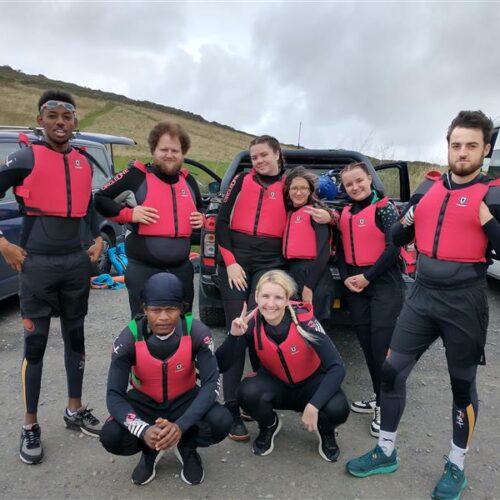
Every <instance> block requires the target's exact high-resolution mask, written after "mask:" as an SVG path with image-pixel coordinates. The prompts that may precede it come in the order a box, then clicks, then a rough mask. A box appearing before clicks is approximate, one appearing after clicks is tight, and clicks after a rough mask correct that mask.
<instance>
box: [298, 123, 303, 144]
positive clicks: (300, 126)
mask: <svg viewBox="0 0 500 500" xmlns="http://www.w3.org/2000/svg"><path fill="white" fill-rule="evenodd" d="M301 131H302V122H299V137H298V139H297V149H300V133H301Z"/></svg>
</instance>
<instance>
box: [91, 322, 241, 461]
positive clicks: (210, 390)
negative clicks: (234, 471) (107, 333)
mask: <svg viewBox="0 0 500 500" xmlns="http://www.w3.org/2000/svg"><path fill="white" fill-rule="evenodd" d="M136 321H137V328H138V330H141V331H145V335H144V338H145V340H146V344H147V347H148V350H149V352H150V354H151V355H152V356H153V357H155V358H157V359H159V360H162V361H164V360H167V359H168V358H170V357H171V356H172V354H173V353H174V352H175V351H176V350H177V349H178V347H179V343H180V339H181V337H182V333H183V329H182V328H183V327H182V321H181V320H179V322H178V324H177V326H176V328H175V331H174V332H173V333H172V334H171V335H169V336H167V338H164V339H161V338H159V337H157V336H155V335H154V334H152V332H151V331H150V330H148V328H147V321H146V318H145V317H143V316H139V317H137V320H136ZM190 336H191V339H192V355H193V360H194V361H195V363H196V368H197V370H198V373H199V379H200V386H199V387H198V386H196V387H195V388H194V389H192V390H189V391H188V392H185V393H184V394H181V395H180V396H178V397H177V398H175V399H172V400H165V401H164V402H163V403H158V402H157V401H155V400H154V399H152V398H151V397H149V396H148V395H146V394H144V393H142V392H140V390H139V389H136V388H131V389H129V390H127V389H128V385H129V377H130V374H131V369H132V367H133V366H134V365H135V364H136V357H135V347H134V337H133V335H132V332H131V330H130V328H129V327H127V328H125V329H124V330H123V331H122V332H121V333H120V335H119V336H118V338H117V339H116V340H115V342H114V343H113V352H112V355H111V365H110V367H109V374H108V387H107V395H106V402H107V406H108V411H109V413H110V418H108V420H107V421H106V423H105V424H104V427H103V429H102V431H101V435H100V439H101V442H102V444H103V446H104V447H105V448H106V449H107V450H108V451H109V452H111V453H114V454H117V455H133V454H135V453H137V452H139V451H142V450H144V449H145V446H146V444H145V443H144V435H145V433H146V430H147V428H148V427H149V426H150V425H153V424H154V422H155V420H156V418H158V417H161V418H165V419H168V420H169V421H171V422H174V423H176V424H178V425H179V427H180V430H181V431H182V441H183V443H184V442H186V441H189V442H190V443H192V444H193V445H194V446H195V447H196V446H209V445H210V444H214V443H218V442H219V441H222V439H224V438H225V437H226V436H227V433H228V432H229V427H230V425H231V416H230V413H229V412H228V410H226V409H225V408H224V407H223V406H221V405H219V404H218V403H217V402H216V401H217V397H218V394H219V370H218V368H217V361H216V358H215V356H214V354H213V345H212V335H211V333H210V331H209V330H208V328H207V327H206V326H205V325H204V324H203V323H201V322H199V321H196V320H193V323H192V328H191V332H190Z"/></svg>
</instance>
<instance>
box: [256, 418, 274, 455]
mask: <svg viewBox="0 0 500 500" xmlns="http://www.w3.org/2000/svg"><path fill="white" fill-rule="evenodd" d="M274 415H275V417H276V420H275V421H274V424H273V425H271V427H260V426H259V435H258V436H257V438H256V439H255V441H254V442H253V443H252V451H253V452H254V453H255V454H256V455H261V456H264V455H269V454H270V453H271V452H272V451H273V450H274V438H275V437H276V436H277V435H278V432H279V431H280V429H281V420H280V419H279V417H278V415H276V413H275V414H274Z"/></svg>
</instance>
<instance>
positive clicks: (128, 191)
mask: <svg viewBox="0 0 500 500" xmlns="http://www.w3.org/2000/svg"><path fill="white" fill-rule="evenodd" d="M146 168H149V169H151V171H152V172H153V173H154V174H155V175H156V176H157V177H158V179H160V180H161V181H162V182H164V183H165V188H167V186H168V185H171V184H175V183H177V182H178V181H179V173H176V174H174V175H167V174H164V173H162V172H160V171H159V170H158V168H157V167H155V166H154V165H147V166H146ZM186 182H187V184H188V186H189V188H190V190H191V195H192V196H193V199H194V201H195V205H196V208H197V209H198V210H199V211H201V210H202V207H203V201H202V198H201V194H200V190H199V188H198V185H197V184H196V180H195V179H194V177H192V176H191V175H188V176H187V177H186ZM146 193H147V185H146V174H145V173H144V172H142V171H141V170H139V169H137V168H128V169H127V170H124V171H123V172H120V173H119V174H117V175H116V176H115V177H114V178H113V179H112V180H111V181H110V182H108V183H107V184H106V185H105V186H103V187H102V189H100V190H99V191H98V192H97V193H96V195H95V204H96V209H97V210H98V211H99V212H100V213H101V214H102V215H104V216H105V217H108V218H113V219H114V220H117V221H118V222H130V215H129V214H128V213H127V212H130V211H131V210H132V208H131V207H133V206H135V205H142V204H143V203H144V200H145V198H146ZM127 196H128V197H129V198H128V200H130V201H128V202H127V201H126V199H127ZM116 199H117V201H115V200H116ZM124 205H125V206H124ZM152 208H155V207H152ZM127 215H129V217H128V218H127ZM130 228H131V233H130V234H129V235H128V236H127V238H126V240H125V249H126V253H127V257H128V259H129V264H128V267H127V270H126V272H125V282H126V284H127V290H128V293H129V302H130V311H131V315H132V317H134V316H135V315H136V314H138V313H140V312H141V311H142V304H141V300H140V292H141V290H142V287H143V285H144V283H145V282H146V280H147V279H148V278H149V277H150V276H153V274H156V273H159V272H169V273H172V274H175V275H176V276H177V277H178V278H179V279H180V280H181V281H182V283H183V285H184V295H185V297H184V302H185V304H184V310H185V311H186V312H187V311H191V309H192V307H193V298H194V288H193V277H194V271H193V265H192V264H191V261H190V260H189V252H190V248H191V238H189V237H176V238H174V237H172V238H170V237H163V236H143V235H140V234H138V225H137V224H130Z"/></svg>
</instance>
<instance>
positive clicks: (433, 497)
mask: <svg viewBox="0 0 500 500" xmlns="http://www.w3.org/2000/svg"><path fill="white" fill-rule="evenodd" d="M467 484H468V481H467V478H465V481H464V483H463V485H462V487H461V488H460V491H459V492H458V495H457V496H454V497H453V498H447V499H446V500H460V497H461V496H462V492H463V491H464V490H465V488H467ZM431 498H432V499H433V500H440V499H441V498H442V497H437V496H436V495H435V493H434V492H432V494H431Z"/></svg>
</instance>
